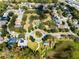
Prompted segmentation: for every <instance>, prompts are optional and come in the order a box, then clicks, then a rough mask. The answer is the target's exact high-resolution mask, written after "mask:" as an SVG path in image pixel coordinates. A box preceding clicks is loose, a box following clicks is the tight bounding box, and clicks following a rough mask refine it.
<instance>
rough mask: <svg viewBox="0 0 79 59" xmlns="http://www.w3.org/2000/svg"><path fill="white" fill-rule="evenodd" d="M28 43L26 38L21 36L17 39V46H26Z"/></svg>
mask: <svg viewBox="0 0 79 59" xmlns="http://www.w3.org/2000/svg"><path fill="white" fill-rule="evenodd" d="M27 44H28V40H24V39H23V38H21V39H20V40H19V41H18V46H19V47H25V46H27Z"/></svg>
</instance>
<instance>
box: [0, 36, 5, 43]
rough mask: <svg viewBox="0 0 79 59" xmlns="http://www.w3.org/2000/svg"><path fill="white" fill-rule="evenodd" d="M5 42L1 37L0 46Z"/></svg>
mask: <svg viewBox="0 0 79 59" xmlns="http://www.w3.org/2000/svg"><path fill="white" fill-rule="evenodd" d="M3 42H4V39H3V37H1V36H0V44H2V43H3Z"/></svg>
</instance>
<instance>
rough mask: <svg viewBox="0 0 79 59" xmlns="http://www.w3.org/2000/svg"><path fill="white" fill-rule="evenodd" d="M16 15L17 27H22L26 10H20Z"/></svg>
mask: <svg viewBox="0 0 79 59" xmlns="http://www.w3.org/2000/svg"><path fill="white" fill-rule="evenodd" d="M16 13H17V15H18V17H17V18H16V21H15V27H22V25H21V22H22V18H23V14H24V10H22V9H19V10H17V12H16Z"/></svg>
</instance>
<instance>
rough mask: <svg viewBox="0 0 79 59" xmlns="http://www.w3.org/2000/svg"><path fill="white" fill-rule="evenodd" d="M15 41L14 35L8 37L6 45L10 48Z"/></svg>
mask: <svg viewBox="0 0 79 59" xmlns="http://www.w3.org/2000/svg"><path fill="white" fill-rule="evenodd" d="M16 43H17V39H16V38H15V37H11V38H9V40H8V41H7V47H8V48H11V47H12V46H13V45H14V44H16Z"/></svg>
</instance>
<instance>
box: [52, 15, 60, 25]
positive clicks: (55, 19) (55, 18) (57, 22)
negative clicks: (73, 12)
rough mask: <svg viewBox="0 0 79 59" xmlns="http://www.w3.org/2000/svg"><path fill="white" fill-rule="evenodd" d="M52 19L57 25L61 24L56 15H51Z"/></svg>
mask: <svg viewBox="0 0 79 59" xmlns="http://www.w3.org/2000/svg"><path fill="white" fill-rule="evenodd" d="M53 20H54V21H55V22H56V24H57V25H60V24H62V21H61V20H59V18H58V17H57V16H53Z"/></svg>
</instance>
